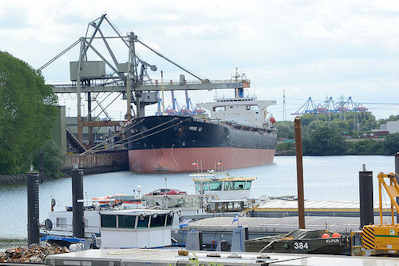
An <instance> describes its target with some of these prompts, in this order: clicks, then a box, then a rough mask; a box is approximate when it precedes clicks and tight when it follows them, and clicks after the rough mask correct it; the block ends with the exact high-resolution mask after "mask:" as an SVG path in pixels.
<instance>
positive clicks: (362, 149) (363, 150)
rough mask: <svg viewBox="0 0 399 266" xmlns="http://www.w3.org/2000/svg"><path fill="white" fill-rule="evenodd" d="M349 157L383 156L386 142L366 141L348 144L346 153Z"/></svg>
mask: <svg viewBox="0 0 399 266" xmlns="http://www.w3.org/2000/svg"><path fill="white" fill-rule="evenodd" d="M345 154H348V155H383V154H384V142H381V141H375V140H372V139H365V140H360V141H356V142H347V143H346V152H345Z"/></svg>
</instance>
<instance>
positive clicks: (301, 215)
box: [295, 116, 305, 229]
mask: <svg viewBox="0 0 399 266" xmlns="http://www.w3.org/2000/svg"><path fill="white" fill-rule="evenodd" d="M295 146H296V175H297V190H298V225H299V229H305V203H304V201H305V200H304V192H303V163H302V132H301V118H300V117H299V116H297V117H295Z"/></svg>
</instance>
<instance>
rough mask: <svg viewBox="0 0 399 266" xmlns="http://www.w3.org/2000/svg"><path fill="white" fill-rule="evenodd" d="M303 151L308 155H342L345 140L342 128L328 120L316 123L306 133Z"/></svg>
mask: <svg viewBox="0 0 399 266" xmlns="http://www.w3.org/2000/svg"><path fill="white" fill-rule="evenodd" d="M303 151H304V154H306V155H340V154H343V152H344V151H345V141H344V137H343V136H342V134H341V132H340V130H339V129H338V128H336V127H334V126H329V125H328V122H321V123H315V124H314V125H312V127H311V129H310V130H309V132H307V133H306V135H304V139H303Z"/></svg>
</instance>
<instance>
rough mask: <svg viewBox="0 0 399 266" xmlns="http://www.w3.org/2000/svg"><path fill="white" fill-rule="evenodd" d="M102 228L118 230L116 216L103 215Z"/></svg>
mask: <svg viewBox="0 0 399 266" xmlns="http://www.w3.org/2000/svg"><path fill="white" fill-rule="evenodd" d="M101 227H108V228H116V216H115V215H101Z"/></svg>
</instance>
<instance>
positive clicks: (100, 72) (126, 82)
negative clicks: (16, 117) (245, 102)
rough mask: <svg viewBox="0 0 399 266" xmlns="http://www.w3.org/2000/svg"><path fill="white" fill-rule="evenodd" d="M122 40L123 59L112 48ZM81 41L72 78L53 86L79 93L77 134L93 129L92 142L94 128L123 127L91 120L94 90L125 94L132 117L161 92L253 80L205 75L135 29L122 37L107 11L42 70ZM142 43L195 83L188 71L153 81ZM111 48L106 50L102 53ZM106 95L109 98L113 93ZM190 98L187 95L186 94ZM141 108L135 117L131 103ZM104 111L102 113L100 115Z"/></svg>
mask: <svg viewBox="0 0 399 266" xmlns="http://www.w3.org/2000/svg"><path fill="white" fill-rule="evenodd" d="M105 24H108V25H109V26H110V27H111V29H112V31H111V32H112V35H111V36H105V34H104V32H103V25H105ZM115 39H116V40H121V41H122V43H123V44H122V45H123V46H125V47H126V48H127V50H128V60H127V62H121V61H120V60H118V59H117V57H116V55H115V52H114V50H113V49H112V48H111V45H110V40H115ZM98 40H99V41H102V45H103V46H104V47H103V48H104V49H99V48H98V47H95V45H94V43H95V41H98ZM78 44H79V45H80V52H79V57H78V60H77V61H73V62H70V80H71V83H67V84H57V85H56V84H49V85H50V86H51V87H52V88H53V91H54V93H57V94H64V93H69V94H76V96H77V97H76V98H77V125H78V130H77V138H78V140H79V141H81V142H82V133H83V127H88V128H89V130H88V133H89V144H92V142H93V139H92V128H93V127H101V126H120V124H121V121H94V120H93V119H92V112H93V109H92V107H91V103H92V95H91V94H92V93H96V94H97V93H98V94H99V93H108V96H110V95H112V94H115V93H116V94H117V96H116V97H115V98H114V99H113V100H112V102H111V104H112V103H113V102H114V101H115V100H116V99H117V98H118V97H120V95H121V94H122V95H123V99H126V115H125V119H126V120H127V121H130V120H132V119H133V118H138V117H143V116H145V107H146V106H147V105H151V104H157V103H159V101H160V97H159V92H160V91H178V90H180V91H186V92H187V91H189V90H215V89H232V88H248V87H249V86H250V81H249V80H248V79H246V78H245V79H241V80H233V79H231V80H213V81H211V80H209V79H206V78H201V77H200V76H198V75H196V74H194V73H192V72H191V71H189V70H188V69H187V68H185V67H183V66H181V65H179V64H177V63H176V62H174V61H173V60H171V59H169V58H168V57H166V56H164V55H163V54H161V53H160V52H158V51H156V50H155V49H153V48H152V47H150V46H149V45H148V44H146V43H145V42H144V41H143V40H142V39H141V38H139V37H138V36H137V35H136V34H135V33H134V32H130V33H128V34H127V35H125V36H123V35H122V34H121V33H120V32H119V31H118V30H117V29H116V27H115V26H114V25H113V24H112V23H111V22H110V20H109V19H108V18H107V14H103V15H102V16H100V17H98V18H96V19H95V20H93V21H91V22H89V23H88V26H87V30H86V34H85V36H84V37H80V38H79V39H78V40H77V41H75V42H74V43H73V44H71V45H70V46H69V47H67V48H66V49H64V50H63V51H62V52H60V53H59V54H57V55H56V56H55V57H53V58H52V59H51V60H49V61H48V62H47V63H45V64H44V65H43V66H41V67H40V68H39V69H38V71H40V72H41V71H43V70H44V69H45V68H47V67H48V66H49V65H50V64H52V63H53V62H54V61H56V60H57V59H58V58H60V57H61V56H62V55H64V54H66V53H67V52H68V51H70V50H71V49H72V48H74V47H75V46H77V45H78ZM137 45H140V46H141V47H143V48H145V49H146V50H148V51H150V52H151V53H153V54H155V55H156V56H158V57H160V58H162V59H163V60H165V61H167V62H168V63H170V64H172V65H173V66H175V67H177V68H178V69H180V70H181V71H183V72H184V73H186V74H188V75H190V76H192V77H194V78H195V81H186V79H185V76H184V75H180V79H179V81H177V82H176V81H172V80H171V81H169V82H163V81H161V82H158V80H153V79H151V77H150V75H149V71H153V72H155V71H157V70H158V68H157V66H156V65H154V64H151V63H149V62H146V61H144V59H143V58H141V57H139V56H138V54H137V50H136V46H137ZM102 50H105V51H107V54H105V53H102V52H101V51H102ZM88 51H91V52H93V53H94V54H95V55H96V56H97V60H96V61H94V60H89V59H88ZM106 67H107V68H108V69H110V70H111V73H107V72H106ZM82 93H85V94H87V100H88V105H87V113H88V115H87V121H83V119H82V117H81V109H82V104H81V101H82V100H81V94H82ZM108 96H107V97H108ZM186 97H187V93H186ZM95 102H96V103H97V105H98V106H99V107H100V108H99V109H100V112H101V113H105V109H106V108H104V107H103V106H102V104H101V103H100V102H99V101H97V100H96V101H95ZM132 103H133V104H134V105H135V106H136V112H135V115H132V107H131V104H132ZM101 113H100V114H101Z"/></svg>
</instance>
